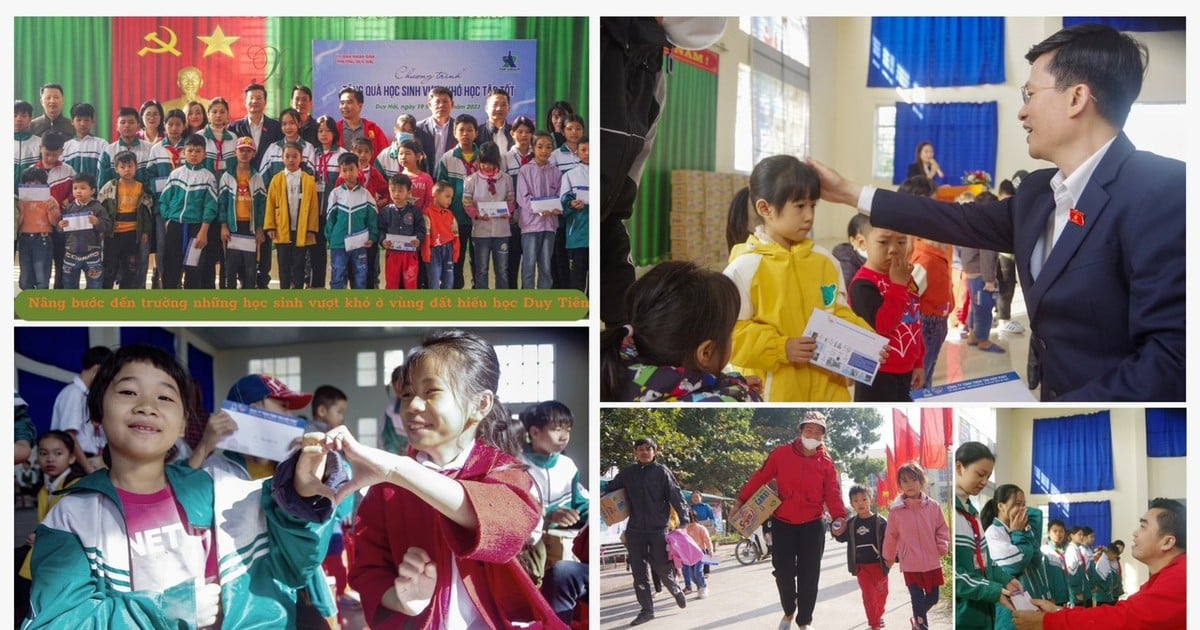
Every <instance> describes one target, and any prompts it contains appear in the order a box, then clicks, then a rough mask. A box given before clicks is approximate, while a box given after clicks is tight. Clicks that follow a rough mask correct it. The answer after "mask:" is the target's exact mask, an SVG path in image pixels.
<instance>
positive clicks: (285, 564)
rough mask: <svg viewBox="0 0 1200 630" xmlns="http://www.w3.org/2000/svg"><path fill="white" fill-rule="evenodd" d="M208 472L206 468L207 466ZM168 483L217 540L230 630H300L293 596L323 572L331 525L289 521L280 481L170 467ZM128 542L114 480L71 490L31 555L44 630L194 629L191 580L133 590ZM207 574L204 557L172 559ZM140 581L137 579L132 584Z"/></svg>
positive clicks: (36, 624)
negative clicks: (279, 496) (279, 498)
mask: <svg viewBox="0 0 1200 630" xmlns="http://www.w3.org/2000/svg"><path fill="white" fill-rule="evenodd" d="M206 466H207V463H206ZM166 475H167V483H168V484H169V485H170V486H171V490H172V491H173V492H174V494H175V500H176V501H177V502H178V504H179V506H180V508H181V509H182V512H183V515H184V516H185V517H186V519H187V523H188V524H189V525H190V526H191V527H193V528H197V529H208V530H209V531H210V533H209V536H208V541H209V544H211V542H212V540H213V538H214V537H215V540H216V551H215V553H216V561H217V567H218V575H219V578H218V579H219V582H220V584H221V611H222V614H223V616H224V617H223V621H222V624H221V627H222V628H226V629H231V628H238V629H248V628H264V629H265V628H281V627H294V625H295V610H296V602H295V589H296V588H298V587H300V586H303V585H304V584H305V583H306V580H307V578H308V576H309V575H311V574H312V572H313V571H314V569H315V568H316V567H317V566H318V565H319V564H320V562H321V560H322V558H321V557H320V556H321V555H322V554H321V553H320V548H319V544H320V543H321V542H322V540H323V539H327V538H328V535H329V531H330V527H329V526H328V525H317V524H313V523H308V522H306V521H303V520H301V519H299V518H296V517H295V516H292V515H290V514H288V513H286V512H285V511H284V510H283V509H282V508H280V507H279V506H278V504H276V502H275V501H274V500H273V499H272V496H271V495H272V491H273V490H274V488H273V486H272V479H267V480H263V481H248V480H246V479H243V478H240V477H238V476H237V475H235V474H233V472H232V471H231V470H230V468H229V467H228V466H225V467H216V466H214V467H211V468H206V469H205V470H192V469H190V468H188V467H187V466H186V465H183V464H173V465H170V466H167V468H166ZM130 544H131V542H130V539H129V536H128V534H127V532H126V530H125V517H124V513H123V511H122V507H121V502H120V500H119V498H118V496H117V492H116V489H115V488H114V487H113V485H112V482H111V481H110V480H109V477H108V471H98V472H96V473H93V474H91V475H89V476H88V477H86V478H84V479H82V480H81V481H80V482H79V483H77V484H75V485H74V486H72V487H71V488H69V489H67V491H66V496H64V497H63V498H62V500H61V501H59V503H58V504H57V505H56V506H54V508H53V509H52V510H51V511H50V514H49V515H48V516H47V517H46V520H45V522H43V523H42V525H41V526H40V527H39V528H38V531H37V545H35V546H34V551H33V575H34V576H35V579H34V583H33V590H32V592H31V596H30V616H29V618H27V619H26V620H25V623H24V625H23V626H22V628H23V630H34V629H36V628H71V627H79V628H83V627H94V628H152V629H156V630H157V629H163V630H166V629H167V628H170V629H172V630H176V629H181V628H188V629H191V628H195V627H196V588H197V584H198V583H202V579H201V580H198V579H197V578H202V576H203V571H202V570H201V571H199V575H196V572H192V571H181V572H179V573H178V575H175V576H173V577H174V578H177V579H172V576H170V572H169V571H168V572H166V574H165V575H164V581H167V580H170V581H172V582H173V583H161V584H148V585H146V587H145V588H143V587H139V589H138V590H133V589H132V587H131V575H130V568H131V567H130V553H131V550H130ZM163 560H164V562H172V561H177V562H178V563H179V564H180V565H197V564H198V566H200V567H203V566H204V565H205V563H206V562H207V560H206V558H204V557H199V558H194V557H189V558H170V557H164V558H163ZM132 579H139V578H137V576H132Z"/></svg>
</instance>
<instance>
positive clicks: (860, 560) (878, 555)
mask: <svg viewBox="0 0 1200 630" xmlns="http://www.w3.org/2000/svg"><path fill="white" fill-rule="evenodd" d="M850 507H851V508H853V509H854V516H852V517H850V519H849V520H848V521H847V522H846V528H845V529H843V530H842V533H841V534H838V535H836V536H834V538H836V539H837V540H838V541H840V542H844V543H848V545H847V546H846V567H847V568H848V569H850V573H851V574H852V575H854V576H856V577H857V578H858V588H859V589H860V590H861V591H862V599H863V608H864V609H865V610H866V612H867V625H868V626H870V627H871V628H872V629H874V628H882V627H883V610H884V606H885V605H886V604H887V598H888V580H887V574H888V567H887V563H885V562H884V559H883V537H884V534H886V533H887V519H886V518H883V517H882V516H879V515H878V514H875V513H874V512H872V511H871V491H870V490H868V489H866V488H865V487H863V486H854V487H852V488H850Z"/></svg>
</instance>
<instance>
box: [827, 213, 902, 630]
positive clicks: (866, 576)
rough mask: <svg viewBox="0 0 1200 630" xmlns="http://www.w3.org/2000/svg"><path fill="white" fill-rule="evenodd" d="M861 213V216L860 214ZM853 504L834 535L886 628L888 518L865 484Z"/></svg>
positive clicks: (853, 494)
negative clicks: (876, 508) (873, 505)
mask: <svg viewBox="0 0 1200 630" xmlns="http://www.w3.org/2000/svg"><path fill="white" fill-rule="evenodd" d="M857 216H861V215H857ZM848 496H849V497H850V507H851V508H852V509H853V510H854V515H853V516H851V517H850V518H849V520H847V521H846V528H845V529H843V530H842V533H840V534H838V535H836V536H834V538H835V539H837V540H838V541H839V542H844V543H847V546H846V568H847V569H849V570H850V574H851V575H853V576H855V577H856V578H857V579H858V589H859V590H860V591H862V600H863V609H864V610H865V611H866V613H867V626H869V627H870V628H871V630H878V629H879V628H882V627H883V613H884V609H885V608H886V606H887V598H888V580H887V575H888V570H889V569H890V568H891V565H890V564H889V563H888V562H887V561H885V560H884V559H883V540H884V537H885V536H886V535H887V531H888V530H887V527H888V521H887V519H886V518H884V517H882V516H879V515H878V514H875V513H874V512H873V511H872V510H871V491H870V490H867V489H866V488H865V487H863V486H858V485H855V486H851V487H850V493H849V495H848Z"/></svg>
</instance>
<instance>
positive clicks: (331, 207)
mask: <svg viewBox="0 0 1200 630" xmlns="http://www.w3.org/2000/svg"><path fill="white" fill-rule="evenodd" d="M244 93H245V97H246V109H247V113H248V115H247V117H246V118H243V119H239V120H237V121H233V122H232V123H231V122H230V121H229V103H228V102H227V101H226V100H225V99H223V98H220V97H218V98H214V99H212V100H211V101H209V102H208V103H207V104H204V103H200V102H192V103H189V104H188V106H187V110H186V111H184V110H171V111H168V112H164V111H163V108H162V105H160V104H159V103H158V102H157V101H154V100H149V101H146V102H145V103H144V104H143V105H142V106H141V108H140V110H138V109H133V108H131V107H122V108H119V110H118V113H117V119H116V122H117V132H118V138H117V139H116V140H115V141H114V142H111V143H110V142H106V141H105V140H102V139H99V138H96V137H95V136H93V135H91V132H92V128H93V126H94V123H95V108H94V107H93V106H92V105H90V104H88V103H77V104H76V105H75V106H73V107H72V108H71V110H70V119H68V118H67V117H66V116H61V115H58V116H57V117H56V118H54V119H53V120H52V121H51V123H50V124H49V126H47V129H45V130H44V133H43V134H41V135H38V134H35V133H34V131H35V130H37V129H36V128H35V125H33V120H32V113H33V108H32V105H30V104H29V103H27V102H24V101H17V103H16V106H15V120H16V125H15V126H16V143H15V153H16V162H15V164H16V167H15V170H16V172H15V177H16V182H17V184H18V185H19V186H21V185H23V187H24V188H25V189H26V190H29V189H30V188H42V187H48V188H49V196H48V198H47V197H46V196H45V195H40V194H35V193H33V192H26V193H19V194H18V202H17V210H18V232H19V236H18V246H17V249H18V252H19V254H20V261H21V269H22V272H21V280H20V287H21V288H22V289H33V288H50V286H51V281H52V279H51V272H52V270H53V286H54V288H78V284H79V282H78V277H79V275H80V274H82V275H83V277H84V278H85V280H86V286H87V288H114V287H121V288H145V286H146V277H147V273H148V271H149V270H150V256H151V254H154V258H155V261H156V263H155V266H154V275H153V280H152V285H151V286H152V287H154V288H168V289H170V288H205V289H211V288H217V287H218V286H219V287H221V288H237V287H238V286H239V285H240V286H241V288H266V287H267V286H269V284H270V282H271V275H272V274H271V268H272V266H273V262H277V263H278V267H279V269H278V273H277V275H278V277H279V285H280V287H281V288H285V289H287V288H323V287H324V286H325V282H326V270H327V269H328V270H329V272H330V286H331V287H333V288H341V287H344V286H347V285H349V286H351V287H352V288H379V275H380V271H381V267H382V270H383V271H384V276H385V279H384V287H385V288H389V289H398V288H404V289H417V288H463V287H464V286H465V278H466V277H467V276H469V277H471V280H472V285H473V287H474V288H489V287H490V286H492V282H491V275H492V271H493V269H494V272H495V278H496V282H495V287H496V288H517V287H518V282H517V277H518V276H520V277H521V280H522V282H521V283H520V286H521V288H526V289H533V288H538V289H546V288H574V289H579V290H586V286H587V260H588V257H587V247H588V229H587V224H588V218H587V217H588V194H587V190H588V174H587V168H588V161H589V160H588V140H587V137H586V135H585V123H584V121H583V119H582V118H581V117H579V116H578V115H577V114H575V113H574V110H573V107H572V106H571V105H570V104H569V103H567V102H565V101H559V102H556V103H555V104H554V105H553V106H552V107H551V108H550V110H549V111H548V113H547V116H546V120H547V125H548V126H549V128H548V129H547V130H544V131H543V130H538V129H537V126H536V124H535V123H534V122H533V121H532V120H531V119H530V118H527V117H524V116H522V117H518V118H517V119H516V120H515V121H512V122H509V121H508V120H507V114H508V110H509V98H510V97H509V95H508V94H507V93H506V92H504V91H503V90H500V89H497V90H494V91H493V92H491V93H490V94H489V95H488V96H487V111H488V116H489V118H488V120H487V121H484V122H480V121H477V120H476V119H475V118H474V117H473V116H471V115H470V114H461V115H459V116H457V117H451V114H452V109H453V96H452V94H451V92H450V90H449V89H448V88H445V87H436V88H433V89H432V90H431V91H430V94H429V99H430V111H431V112H432V113H433V115H432V116H431V117H430V118H427V119H425V120H423V121H420V123H418V121H416V119H415V118H414V117H413V116H411V115H407V114H406V115H402V116H400V117H399V118H398V119H397V120H396V124H395V126H394V130H393V131H394V134H393V138H394V141H393V142H392V143H391V144H389V143H388V141H387V137H386V135H385V133H384V132H383V130H382V128H380V127H379V126H378V125H376V124H375V123H373V122H371V121H370V120H367V119H366V118H363V117H362V116H361V111H362V105H363V93H362V91H361V90H358V89H355V88H351V87H347V88H345V89H343V90H342V92H341V94H340V95H339V102H340V105H339V109H340V112H341V115H342V119H341V120H337V119H335V118H334V117H332V116H321V117H316V118H314V117H313V116H311V115H310V114H311V108H312V91H311V89H310V88H308V87H307V86H303V85H296V86H295V87H294V89H293V96H292V107H289V108H287V109H284V110H283V111H282V112H281V113H280V114H279V118H278V119H272V118H270V117H268V116H266V115H265V113H264V112H265V108H266V100H267V93H266V88H265V87H264V86H263V85H260V84H251V85H248V86H247V87H246V88H245V90H244ZM48 95H49V97H50V98H49V99H48ZM48 100H49V101H52V102H57V103H59V106H58V111H57V112H55V113H57V114H61V113H62V112H61V102H62V87H61V86H58V85H56V84H47V85H46V86H43V88H42V101H43V106H44V107H47V105H46V103H47V101H48ZM50 113H51V109H49V108H47V115H48V116H49V114H50ZM38 120H39V121H40V120H42V118H39V119H38ZM60 127H63V128H65V131H64V130H63V129H60ZM351 171H353V173H352V172H351ZM497 202H498V203H497ZM460 233H461V234H460ZM380 248H382V249H383V250H384V251H385V254H384V261H382V262H383V264H382V265H381V264H380V262H381V261H380V260H379V258H380V255H379V250H380ZM489 263H490V264H489ZM467 265H470V267H471V269H470V273H469V274H467V273H466V269H465V267H466V266H467ZM218 266H220V267H221V272H220V273H218V271H217V267H218Z"/></svg>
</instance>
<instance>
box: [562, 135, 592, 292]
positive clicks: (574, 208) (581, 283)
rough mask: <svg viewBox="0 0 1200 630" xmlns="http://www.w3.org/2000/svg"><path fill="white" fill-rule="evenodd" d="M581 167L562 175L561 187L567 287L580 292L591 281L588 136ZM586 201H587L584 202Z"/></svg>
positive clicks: (581, 149) (581, 144)
mask: <svg viewBox="0 0 1200 630" xmlns="http://www.w3.org/2000/svg"><path fill="white" fill-rule="evenodd" d="M577 151H578V154H579V164H576V165H575V167H574V168H572V169H571V170H569V171H567V172H565V173H563V178H562V183H561V184H559V186H558V188H559V191H560V195H561V199H562V206H563V221H564V222H565V223H566V225H567V227H566V234H567V261H568V264H569V268H570V276H569V282H568V283H567V288H569V289H575V290H577V291H585V290H586V289H587V280H588V241H589V238H588V223H589V220H588V216H589V213H588V201H590V198H589V197H588V194H587V191H588V156H589V153H590V149H589V145H588V137H587V136H583V137H582V138H580V139H579V144H578V145H577ZM585 199H587V200H586V201H585Z"/></svg>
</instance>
